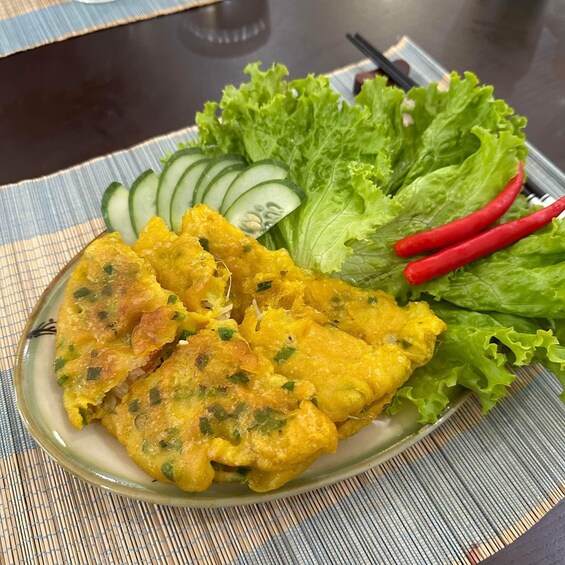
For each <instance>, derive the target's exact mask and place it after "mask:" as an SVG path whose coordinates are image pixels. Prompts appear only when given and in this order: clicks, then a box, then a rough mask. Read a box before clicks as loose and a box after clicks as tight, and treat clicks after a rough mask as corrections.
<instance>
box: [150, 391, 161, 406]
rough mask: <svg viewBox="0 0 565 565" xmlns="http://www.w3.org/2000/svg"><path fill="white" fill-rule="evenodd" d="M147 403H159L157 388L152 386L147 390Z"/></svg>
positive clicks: (159, 397) (153, 404) (159, 395)
mask: <svg viewBox="0 0 565 565" xmlns="http://www.w3.org/2000/svg"><path fill="white" fill-rule="evenodd" d="M149 404H151V406H155V405H157V404H161V393H160V392H159V389H158V388H152V389H150V390H149Z"/></svg>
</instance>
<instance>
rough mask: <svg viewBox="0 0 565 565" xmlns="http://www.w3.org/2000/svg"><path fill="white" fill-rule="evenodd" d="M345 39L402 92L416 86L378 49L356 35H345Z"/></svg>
mask: <svg viewBox="0 0 565 565" xmlns="http://www.w3.org/2000/svg"><path fill="white" fill-rule="evenodd" d="M346 37H347V39H349V41H351V43H353V45H355V47H357V49H359V51H361V53H363V54H364V55H365V56H366V57H368V58H369V59H371V61H373V63H375V64H376V65H377V66H378V67H379V69H380V70H381V71H382V72H383V73H385V74H386V75H387V76H389V77H390V78H391V79H392V80H393V81H394V82H395V83H396V84H397V85H398V86H399V87H400V88H402V90H410V89H411V88H412V87H414V86H418V84H417V83H416V82H415V81H414V80H413V79H412V78H410V77H409V76H408V75H407V74H406V73H404V72H403V71H401V70H400V69H399V68H398V67H397V66H396V65H395V64H394V63H393V62H392V61H391V60H390V59H387V57H385V56H384V55H383V54H382V53H381V52H380V51H379V50H378V49H375V48H374V47H373V46H372V45H371V44H370V43H369V42H368V41H367V40H366V39H365V38H363V37H362V36H361V35H359V34H358V33H356V34H355V35H351V34H350V33H348V34H347V35H346Z"/></svg>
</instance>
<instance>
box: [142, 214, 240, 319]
mask: <svg viewBox="0 0 565 565" xmlns="http://www.w3.org/2000/svg"><path fill="white" fill-rule="evenodd" d="M202 245H204V246H206V240H205V239H204V238H197V237H193V236H190V235H188V234H181V235H180V236H178V235H177V234H176V233H174V232H172V231H170V230H169V229H168V228H167V226H166V224H165V222H164V221H163V220H162V219H161V218H159V217H157V216H155V217H153V218H152V219H151V220H150V221H149V222H148V223H147V225H146V226H145V228H144V229H143V230H142V232H141V233H140V235H139V238H138V240H137V241H136V242H135V243H134V245H133V250H134V251H135V252H136V253H137V254H138V255H139V256H140V257H142V258H144V259H146V260H147V261H149V263H151V265H152V266H153V268H154V269H155V272H156V275H157V280H158V281H159V283H160V284H161V285H162V286H163V287H164V288H167V289H168V290H170V291H172V292H174V293H176V294H178V295H179V296H180V297H181V299H182V301H183V303H184V305H185V306H186V307H187V309H188V310H190V311H191V312H196V313H198V314H202V316H205V317H207V318H215V317H218V316H219V315H220V314H221V312H222V309H224V308H225V306H226V297H227V294H228V286H229V277H230V273H229V271H228V270H227V268H226V267H225V266H224V265H223V264H218V263H216V261H215V260H214V257H213V256H212V255H211V254H210V253H208V252H207V251H206V250H205V249H204V248H203V247H202ZM206 322H207V319H206V318H205V319H204V325H205V323H206Z"/></svg>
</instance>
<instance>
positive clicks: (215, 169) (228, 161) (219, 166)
mask: <svg viewBox="0 0 565 565" xmlns="http://www.w3.org/2000/svg"><path fill="white" fill-rule="evenodd" d="M236 164H241V165H243V164H245V160H244V159H243V157H240V156H239V155H229V154H227V155H220V156H219V157H215V158H214V159H212V161H211V162H210V164H209V165H208V168H207V169H206V170H205V171H204V173H203V174H202V176H201V177H200V180H199V181H198V184H197V186H196V190H195V192H194V204H201V203H202V199H203V197H204V194H205V193H206V190H207V189H208V186H210V183H211V182H212V180H214V178H215V177H216V175H218V174H219V173H221V172H222V171H223V170H224V169H226V168H227V167H230V166H231V165H236Z"/></svg>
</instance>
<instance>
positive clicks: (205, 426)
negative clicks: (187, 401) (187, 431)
mask: <svg viewBox="0 0 565 565" xmlns="http://www.w3.org/2000/svg"><path fill="white" fill-rule="evenodd" d="M200 431H201V432H202V433H203V434H204V435H205V436H210V435H213V434H214V431H213V430H212V424H210V420H208V418H206V417H205V416H203V417H202V418H200Z"/></svg>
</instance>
